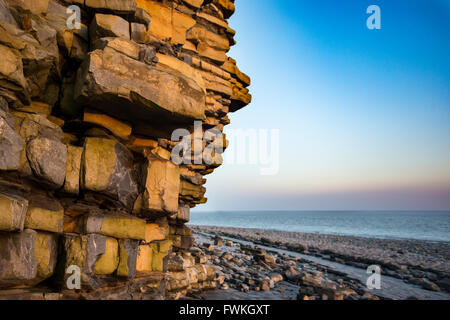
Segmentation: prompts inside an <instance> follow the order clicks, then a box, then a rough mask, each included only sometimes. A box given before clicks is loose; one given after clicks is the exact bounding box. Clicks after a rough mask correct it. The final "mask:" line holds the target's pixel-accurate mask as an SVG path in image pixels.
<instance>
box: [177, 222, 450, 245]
mask: <svg viewBox="0 0 450 320" xmlns="http://www.w3.org/2000/svg"><path fill="white" fill-rule="evenodd" d="M186 225H187V226H188V227H205V228H223V229H245V230H254V231H257V232H258V231H262V230H263V231H270V232H285V233H300V234H304V235H312V236H315V235H323V236H335V237H347V238H351V237H353V238H360V239H368V240H370V239H376V240H388V241H391V240H392V241H408V242H429V243H436V244H447V245H449V246H450V241H447V240H431V239H414V238H401V237H383V236H372V237H370V236H356V235H351V234H342V233H322V232H302V231H287V230H281V229H262V228H239V227H226V226H215V225H197V224H190V223H188V224H186Z"/></svg>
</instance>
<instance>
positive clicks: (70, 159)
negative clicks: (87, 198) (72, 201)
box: [64, 145, 83, 194]
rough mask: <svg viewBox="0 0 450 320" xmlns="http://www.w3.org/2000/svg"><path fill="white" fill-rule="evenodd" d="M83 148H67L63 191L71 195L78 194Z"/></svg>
mask: <svg viewBox="0 0 450 320" xmlns="http://www.w3.org/2000/svg"><path fill="white" fill-rule="evenodd" d="M82 155H83V148H81V147H74V146H70V145H68V146H67V161H66V179H65V182H64V191H65V192H67V193H71V194H78V193H79V191H80V171H81V157H82Z"/></svg>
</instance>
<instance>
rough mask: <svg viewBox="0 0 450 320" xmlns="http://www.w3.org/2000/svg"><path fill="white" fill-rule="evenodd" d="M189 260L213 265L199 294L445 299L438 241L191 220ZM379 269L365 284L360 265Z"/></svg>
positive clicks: (448, 268) (445, 273)
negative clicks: (208, 286)
mask: <svg viewBox="0 0 450 320" xmlns="http://www.w3.org/2000/svg"><path fill="white" fill-rule="evenodd" d="M192 229H193V231H194V237H195V240H196V246H194V247H193V248H191V251H192V254H193V255H194V256H196V257H197V258H196V259H200V260H202V262H203V263H206V264H211V265H215V266H216V268H217V270H218V272H217V278H216V281H217V283H218V288H219V290H214V291H209V292H206V293H202V294H200V295H198V296H196V295H192V297H195V298H199V299H255V300H259V299H261V300H262V299H289V300H294V299H300V300H324V299H325V300H361V299H364V300H367V299H371V300H378V299H382V300H384V299H427V300H428V299H429V300H448V299H450V293H449V292H450V286H449V284H450V280H449V274H450V264H449V256H450V250H449V248H450V246H449V244H448V243H446V242H431V241H417V240H389V239H375V238H362V237H351V236H338V235H323V234H307V233H298V232H285V231H274V230H262V229H243V228H225V227H212V226H208V227H207V226H193V227H192ZM370 265H379V266H380V268H381V289H379V290H377V289H372V290H370V289H368V288H367V285H366V280H367V278H368V277H369V276H370V274H368V273H367V267H368V266H370Z"/></svg>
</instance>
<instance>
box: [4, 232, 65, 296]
mask: <svg viewBox="0 0 450 320" xmlns="http://www.w3.org/2000/svg"><path fill="white" fill-rule="evenodd" d="M56 253H57V250H56V238H55V237H54V236H53V235H51V234H46V233H38V232H36V231H34V230H28V229H27V230H24V231H23V232H20V233H2V234H0V287H11V286H28V285H31V286H32V285H36V284H38V283H39V282H41V281H43V280H45V279H46V278H48V277H50V276H51V275H52V274H53V271H54V268H55V263H56Z"/></svg>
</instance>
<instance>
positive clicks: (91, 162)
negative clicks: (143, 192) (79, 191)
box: [82, 138, 138, 207]
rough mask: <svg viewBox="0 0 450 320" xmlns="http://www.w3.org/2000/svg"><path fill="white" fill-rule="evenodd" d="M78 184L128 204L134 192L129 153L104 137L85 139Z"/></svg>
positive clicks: (134, 185)
mask: <svg viewBox="0 0 450 320" xmlns="http://www.w3.org/2000/svg"><path fill="white" fill-rule="evenodd" d="M82 163H83V165H82V167H83V171H82V172H83V174H82V187H83V188H84V189H87V190H91V191H95V192H99V193H103V194H105V195H107V196H110V197H112V198H113V199H115V200H118V201H120V202H121V203H122V204H123V205H124V206H126V207H130V206H132V204H133V203H134V201H135V199H136V197H137V192H138V186H137V181H136V180H137V179H136V172H135V168H134V163H133V156H132V155H131V153H130V152H129V151H128V150H127V148H126V147H125V146H123V145H122V144H120V143H118V142H116V141H113V140H109V139H104V138H87V139H86V141H85V144H84V157H83V161H82Z"/></svg>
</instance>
